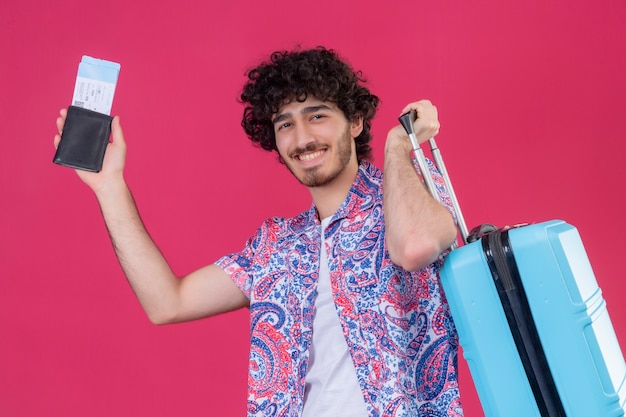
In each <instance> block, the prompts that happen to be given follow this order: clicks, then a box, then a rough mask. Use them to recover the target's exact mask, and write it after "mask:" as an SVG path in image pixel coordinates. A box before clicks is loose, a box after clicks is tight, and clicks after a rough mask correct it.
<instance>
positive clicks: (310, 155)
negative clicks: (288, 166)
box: [295, 149, 326, 162]
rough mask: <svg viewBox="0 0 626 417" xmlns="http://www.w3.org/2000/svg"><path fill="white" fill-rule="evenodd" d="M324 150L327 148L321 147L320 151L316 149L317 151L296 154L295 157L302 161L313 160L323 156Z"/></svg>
mask: <svg viewBox="0 0 626 417" xmlns="http://www.w3.org/2000/svg"><path fill="white" fill-rule="evenodd" d="M324 152H326V150H325V149H321V150H319V151H315V152H308V153H303V154H299V155H296V156H295V158H296V159H297V160H299V161H302V162H308V161H312V160H314V159H315V158H318V157H320V156H322V155H323V154H324Z"/></svg>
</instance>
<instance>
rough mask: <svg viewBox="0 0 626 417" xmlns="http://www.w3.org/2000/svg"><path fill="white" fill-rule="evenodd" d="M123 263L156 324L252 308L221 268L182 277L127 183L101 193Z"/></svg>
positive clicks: (116, 251) (101, 204)
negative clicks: (147, 224) (148, 227)
mask: <svg viewBox="0 0 626 417" xmlns="http://www.w3.org/2000/svg"><path fill="white" fill-rule="evenodd" d="M96 196H97V198H98V202H99V203H100V208H101V210H102V214H103V217H104V220H105V223H106V226H107V230H108V232H109V235H110V237H111V242H112V243H113V247H114V249H115V253H116V255H117V258H118V260H119V262H120V265H121V266H122V269H123V271H124V274H125V275H126V278H127V279H128V282H129V283H130V285H131V287H132V289H133V291H134V292H135V294H136V296H137V298H138V299H139V302H140V303H141V305H142V307H143V309H144V310H145V312H146V314H147V315H148V317H149V318H150V320H151V321H152V322H153V323H155V324H168V323H175V322H182V321H189V320H195V319H199V318H203V317H208V316H211V315H215V314H220V313H224V312H227V311H231V310H235V309H238V308H240V307H244V306H246V305H248V299H247V298H246V296H245V295H244V294H243V293H242V292H241V291H240V290H239V288H238V287H237V286H236V285H235V283H234V282H233V281H232V280H231V279H230V277H228V275H227V274H226V273H225V272H224V271H223V270H222V269H221V268H219V267H218V266H217V265H208V266H205V267H204V268H201V269H199V270H197V271H194V272H192V273H191V274H189V275H187V276H185V277H183V278H178V277H177V276H176V275H175V274H174V273H173V271H172V269H171V268H170V266H169V265H168V263H167V261H166V260H165V257H164V256H163V255H162V253H161V251H160V250H159V249H158V247H157V246H156V244H155V243H154V241H153V240H152V238H151V237H150V235H149V234H148V232H147V230H146V228H145V226H144V224H143V222H142V221H141V218H140V216H139V212H138V211H137V207H136V205H135V202H134V200H133V198H132V195H131V192H130V190H129V189H128V187H127V186H126V184H124V183H123V182H121V183H119V184H116V185H114V186H111V187H107V188H106V189H104V190H101V191H99V192H98V193H97V194H96Z"/></svg>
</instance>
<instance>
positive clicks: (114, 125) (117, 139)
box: [111, 116, 126, 146]
mask: <svg viewBox="0 0 626 417" xmlns="http://www.w3.org/2000/svg"><path fill="white" fill-rule="evenodd" d="M111 135H112V137H113V143H114V144H115V145H117V146H120V145H121V146H126V140H125V139H124V132H123V131H122V124H121V123H120V116H115V117H114V118H113V121H112V122H111Z"/></svg>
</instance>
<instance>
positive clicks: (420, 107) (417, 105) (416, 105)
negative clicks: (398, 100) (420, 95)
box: [400, 100, 433, 114]
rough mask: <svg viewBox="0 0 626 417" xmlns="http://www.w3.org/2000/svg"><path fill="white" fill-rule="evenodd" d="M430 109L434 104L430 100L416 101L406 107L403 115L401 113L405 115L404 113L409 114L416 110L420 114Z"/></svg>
mask: <svg viewBox="0 0 626 417" xmlns="http://www.w3.org/2000/svg"><path fill="white" fill-rule="evenodd" d="M429 107H433V104H432V102H431V101H430V100H419V101H414V102H413V103H409V104H407V105H406V106H405V107H404V109H402V113H400V114H404V113H406V112H409V111H411V110H415V111H416V112H418V113H420V112H422V111H424V110H425V109H427V108H429Z"/></svg>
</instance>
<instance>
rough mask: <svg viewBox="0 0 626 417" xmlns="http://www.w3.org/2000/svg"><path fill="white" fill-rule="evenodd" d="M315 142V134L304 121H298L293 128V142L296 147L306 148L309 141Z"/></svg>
mask: <svg viewBox="0 0 626 417" xmlns="http://www.w3.org/2000/svg"><path fill="white" fill-rule="evenodd" d="M313 142H315V136H314V135H313V132H312V130H311V128H310V127H309V126H307V124H306V123H298V124H297V125H296V129H295V144H296V147H297V148H298V149H306V148H307V146H309V145H310V144H311V143H313Z"/></svg>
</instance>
